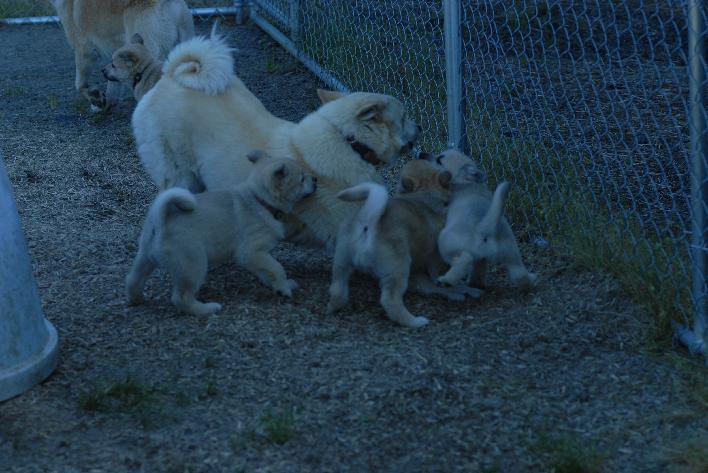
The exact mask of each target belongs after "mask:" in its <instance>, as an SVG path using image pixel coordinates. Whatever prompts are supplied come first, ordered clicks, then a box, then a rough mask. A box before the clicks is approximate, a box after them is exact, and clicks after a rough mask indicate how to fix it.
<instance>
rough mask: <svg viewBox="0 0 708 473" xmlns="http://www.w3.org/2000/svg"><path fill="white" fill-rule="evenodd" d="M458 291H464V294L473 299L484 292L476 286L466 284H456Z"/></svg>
mask: <svg viewBox="0 0 708 473" xmlns="http://www.w3.org/2000/svg"><path fill="white" fill-rule="evenodd" d="M458 287H459V289H460V291H461V292H462V293H464V294H465V295H466V296H469V297H471V298H473V299H479V298H480V297H482V294H484V291H482V290H481V289H478V288H476V287H467V286H458Z"/></svg>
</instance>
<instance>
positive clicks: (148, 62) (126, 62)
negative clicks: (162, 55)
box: [103, 33, 162, 102]
mask: <svg viewBox="0 0 708 473" xmlns="http://www.w3.org/2000/svg"><path fill="white" fill-rule="evenodd" d="M103 77H105V78H106V79H107V80H109V81H112V82H120V83H121V84H123V85H126V86H128V87H130V88H131V89H132V90H133V96H134V97H135V100H136V101H138V102H139V101H140V99H141V98H143V95H145V94H146V93H148V91H149V90H150V89H152V88H153V86H154V85H155V84H156V83H157V81H158V80H160V77H162V62H160V61H158V60H157V58H155V57H154V56H153V55H152V54H151V53H150V51H149V50H148V48H146V47H145V43H144V41H143V37H142V36H140V35H139V34H138V33H135V34H134V35H133V37H132V38H131V40H130V44H126V45H125V46H123V47H121V48H120V49H117V50H116V51H115V52H114V53H113V59H112V61H111V62H110V63H109V64H106V66H104V68H103Z"/></svg>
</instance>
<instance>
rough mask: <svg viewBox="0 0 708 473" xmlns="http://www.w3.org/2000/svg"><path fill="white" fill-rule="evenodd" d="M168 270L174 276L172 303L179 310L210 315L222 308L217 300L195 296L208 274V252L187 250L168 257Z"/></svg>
mask: <svg viewBox="0 0 708 473" xmlns="http://www.w3.org/2000/svg"><path fill="white" fill-rule="evenodd" d="M167 260H168V264H167V270H168V272H169V273H170V275H171V276H172V281H173V284H174V286H173V287H172V298H171V300H172V304H174V306H175V307H177V309H178V310H180V311H182V312H186V313H188V314H194V315H208V314H213V313H214V312H217V311H218V310H219V309H221V304H219V303H217V302H201V301H199V300H197V298H196V297H195V296H196V294H197V291H198V290H199V288H200V287H201V285H202V284H203V283H204V279H205V278H206V274H207V257H206V254H203V255H202V254H198V250H193V251H190V250H187V251H184V254H181V255H175V254H172V255H170V257H168V258H167Z"/></svg>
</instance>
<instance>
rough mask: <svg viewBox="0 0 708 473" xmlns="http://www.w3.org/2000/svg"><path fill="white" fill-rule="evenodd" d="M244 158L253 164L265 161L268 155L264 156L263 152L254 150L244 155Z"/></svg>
mask: <svg viewBox="0 0 708 473" xmlns="http://www.w3.org/2000/svg"><path fill="white" fill-rule="evenodd" d="M246 158H248V160H249V161H251V162H252V163H253V164H255V163H257V162H258V161H259V160H261V159H267V158H268V154H266V152H265V151H263V150H260V149H254V150H253V151H251V152H250V153H248V154H247V155H246Z"/></svg>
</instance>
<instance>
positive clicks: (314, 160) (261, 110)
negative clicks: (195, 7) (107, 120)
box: [132, 35, 420, 245]
mask: <svg viewBox="0 0 708 473" xmlns="http://www.w3.org/2000/svg"><path fill="white" fill-rule="evenodd" d="M230 51H231V50H230V49H229V47H228V46H227V45H226V44H225V42H224V41H223V39H221V38H219V37H217V36H216V35H212V36H211V37H210V38H194V39H192V40H190V41H187V42H184V43H181V44H179V45H177V46H176V47H175V48H174V49H173V50H172V52H171V53H170V55H169V56H168V58H167V61H166V63H165V66H164V70H163V71H164V74H163V76H162V79H160V80H159V81H158V83H157V84H155V86H154V88H153V89H152V91H151V92H150V93H149V94H148V95H147V96H145V97H144V98H143V99H142V100H141V101H140V102H139V103H138V106H137V107H136V109H135V112H134V113H133V119H132V125H133V132H134V134H135V139H136V144H137V147H138V154H139V156H140V159H141V161H142V163H143V165H144V167H145V169H146V170H147V172H148V174H149V175H150V177H151V178H152V180H153V181H154V182H155V184H157V186H158V187H159V188H160V189H166V188H169V187H173V186H179V187H185V188H187V189H190V190H192V191H194V192H199V191H201V190H204V189H207V190H219V189H227V188H230V187H232V186H233V185H235V184H237V183H239V182H243V181H244V180H245V179H246V177H247V176H248V174H249V173H250V170H251V167H252V165H251V164H250V163H249V162H248V160H247V159H246V158H245V156H246V154H247V152H248V151H249V150H251V149H254V148H255V149H263V150H265V151H266V152H267V153H269V154H272V155H274V156H292V157H293V158H294V159H295V161H297V162H298V163H300V164H301V165H303V166H305V168H306V169H307V170H308V171H309V172H311V173H312V174H313V175H315V176H316V177H317V178H318V182H319V188H318V192H317V194H316V195H315V196H313V198H312V199H308V200H306V201H303V202H301V203H299V204H297V205H296V206H295V208H294V209H293V215H294V216H295V217H296V220H295V221H289V227H290V228H291V229H294V230H293V231H292V232H289V233H291V234H290V235H289V239H291V240H293V241H298V242H316V243H319V244H326V245H332V243H333V241H334V238H335V236H336V233H337V229H338V228H339V224H340V223H341V222H342V221H345V220H347V219H349V218H351V217H352V216H353V215H354V214H355V213H356V211H357V209H358V205H357V204H352V203H349V202H344V201H342V200H339V199H337V197H336V195H337V193H338V192H339V191H341V190H343V189H345V188H348V187H351V186H354V185H356V184H359V183H361V182H365V181H374V182H383V181H382V177H381V175H380V174H379V173H378V171H377V169H376V166H378V165H380V164H387V163H391V162H393V161H394V160H395V159H397V158H398V156H399V155H400V154H401V153H404V152H406V151H407V150H409V149H410V148H411V146H412V145H413V143H414V141H415V140H416V138H417V136H418V134H419V131H420V128H419V127H418V126H417V125H416V124H415V123H414V122H413V121H412V120H410V119H408V118H406V116H405V110H404V108H403V105H402V104H401V103H400V102H399V101H398V100H396V99H395V98H393V97H390V96H387V95H381V94H373V93H352V94H349V95H345V94H341V93H337V92H331V91H323V90H320V91H318V93H319V96H320V99H321V100H322V102H323V105H322V106H321V107H320V108H318V109H317V110H316V111H314V112H312V113H310V114H309V115H307V116H306V117H305V118H303V119H302V120H301V121H300V122H299V123H293V122H289V121H286V120H283V119H281V118H278V117H276V116H274V115H273V114H271V113H270V112H269V111H268V110H266V108H265V107H264V106H263V104H262V103H261V102H260V100H258V98H256V97H255V95H253V94H252V93H251V92H250V91H249V90H248V89H247V88H246V86H245V85H244V84H243V82H241V80H240V79H239V78H238V77H236V75H234V72H233V68H234V65H233V57H232V55H231V52H230ZM293 92H295V91H293Z"/></svg>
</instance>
